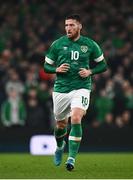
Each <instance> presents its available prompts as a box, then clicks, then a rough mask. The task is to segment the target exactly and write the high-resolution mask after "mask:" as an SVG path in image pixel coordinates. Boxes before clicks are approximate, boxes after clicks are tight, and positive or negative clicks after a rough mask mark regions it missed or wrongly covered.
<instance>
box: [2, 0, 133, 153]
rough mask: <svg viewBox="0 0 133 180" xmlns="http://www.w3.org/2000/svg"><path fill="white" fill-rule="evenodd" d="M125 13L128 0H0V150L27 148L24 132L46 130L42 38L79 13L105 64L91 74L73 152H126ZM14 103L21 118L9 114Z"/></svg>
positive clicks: (132, 47)
mask: <svg viewBox="0 0 133 180" xmlns="http://www.w3.org/2000/svg"><path fill="white" fill-rule="evenodd" d="M132 12H133V1H131V0H126V1H125V0H117V1H115V0H110V1H105V0H85V1H80V0H77V1H72V0H67V1H65V2H64V1H62V0H58V1H54V0H45V1H43V0H29V1H28V0H27V1H26V0H16V1H15V0H14V1H11V2H6V1H1V10H0V109H1V117H0V151H1V152H29V140H30V137H31V136H33V135H37V134H53V126H54V120H53V115H52V100H51V92H52V87H53V82H54V78H55V77H54V75H52V76H51V75H48V74H45V73H44V71H43V63H44V56H45V53H46V51H47V49H48V47H49V46H50V44H51V43H52V42H53V41H54V40H55V39H56V38H58V37H60V36H61V35H63V34H64V18H65V16H66V15H68V14H69V13H79V14H80V15H81V18H82V22H83V31H82V33H83V34H84V35H86V36H88V37H90V38H93V39H94V40H95V41H97V42H98V43H99V44H100V46H101V47H102V49H103V51H104V54H105V58H106V60H107V63H108V65H109V69H108V71H106V72H105V73H103V74H101V75H96V76H94V77H93V81H94V83H93V93H92V97H91V104H90V108H89V110H88V112H87V115H86V116H85V118H84V120H83V130H84V133H83V141H82V145H81V151H133V140H132V138H133V71H132V69H133V65H132V60H133V43H132V42H133V36H132V33H133V14H132ZM92 66H94V65H93V64H92ZM11 96H12V97H13V98H14V101H13V103H12V104H11V105H12V106H13V107H14V104H15V105H16V104H17V103H18V104H17V106H16V108H15V109H14V111H12V115H13V117H15V118H14V119H15V120H14V121H11V118H10V117H9V109H8V103H7V99H8V98H10V97H11ZM18 99H21V101H19V102H18ZM5 104H7V106H6V108H7V109H6V108H5V106H4V105H5ZM19 107H21V108H20V109H21V110H20V109H19ZM19 110H20V112H19V115H20V117H21V120H17V116H16V114H17V112H18V111H19ZM5 117H7V118H8V119H10V120H9V121H8V122H7V121H6V120H5Z"/></svg>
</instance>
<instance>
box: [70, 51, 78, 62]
mask: <svg viewBox="0 0 133 180" xmlns="http://www.w3.org/2000/svg"><path fill="white" fill-rule="evenodd" d="M78 59H79V52H78V51H71V60H78Z"/></svg>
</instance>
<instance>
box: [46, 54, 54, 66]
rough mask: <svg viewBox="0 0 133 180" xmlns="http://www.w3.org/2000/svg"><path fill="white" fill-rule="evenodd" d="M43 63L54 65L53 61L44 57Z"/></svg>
mask: <svg viewBox="0 0 133 180" xmlns="http://www.w3.org/2000/svg"><path fill="white" fill-rule="evenodd" d="M45 61H46V62H47V63H48V64H54V61H53V60H52V59H50V58H48V57H47V56H46V57H45Z"/></svg>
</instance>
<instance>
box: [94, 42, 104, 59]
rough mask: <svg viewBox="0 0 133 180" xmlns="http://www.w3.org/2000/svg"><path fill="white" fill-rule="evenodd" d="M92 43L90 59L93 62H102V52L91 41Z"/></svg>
mask: <svg viewBox="0 0 133 180" xmlns="http://www.w3.org/2000/svg"><path fill="white" fill-rule="evenodd" d="M92 42H93V44H92V46H93V48H92V53H91V59H92V60H93V61H95V62H100V61H102V60H104V56H103V52H102V50H101V48H100V46H99V45H98V44H97V43H96V42H95V41H92Z"/></svg>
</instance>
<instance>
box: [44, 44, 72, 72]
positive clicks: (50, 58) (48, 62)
mask: <svg viewBox="0 0 133 180" xmlns="http://www.w3.org/2000/svg"><path fill="white" fill-rule="evenodd" d="M57 58H58V53H57V51H56V42H54V43H53V44H52V45H51V47H50V49H49V51H48V53H47V55H46V57H45V63H44V71H45V72H46V73H51V74H54V73H66V72H67V71H68V70H69V68H70V66H69V64H67V63H64V64H61V65H60V66H59V67H56V66H55V61H56V59H57Z"/></svg>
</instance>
